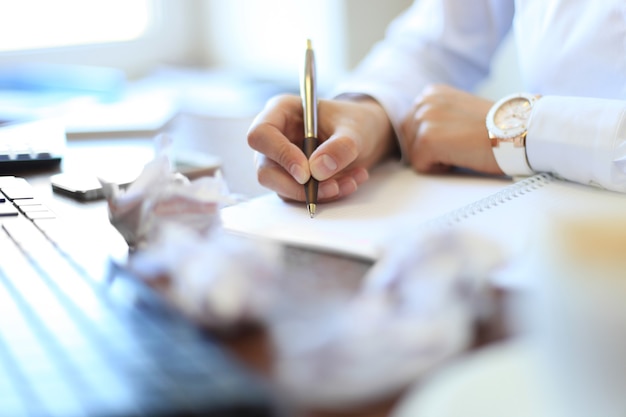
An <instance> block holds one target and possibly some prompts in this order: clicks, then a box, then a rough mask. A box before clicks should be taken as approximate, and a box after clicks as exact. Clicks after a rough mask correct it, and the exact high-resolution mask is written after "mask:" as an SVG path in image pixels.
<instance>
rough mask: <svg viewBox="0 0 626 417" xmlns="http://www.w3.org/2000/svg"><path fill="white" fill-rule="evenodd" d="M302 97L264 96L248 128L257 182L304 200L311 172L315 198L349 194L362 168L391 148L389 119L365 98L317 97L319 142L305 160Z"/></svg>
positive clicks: (323, 199) (362, 173)
mask: <svg viewBox="0 0 626 417" xmlns="http://www.w3.org/2000/svg"><path fill="white" fill-rule="evenodd" d="M302 119H303V116H302V101H301V99H300V97H298V96H295V95H281V96H277V97H274V98H273V99H271V100H270V101H268V103H267V105H266V106H265V108H264V109H263V111H261V113H259V115H258V116H257V117H256V118H255V120H254V122H253V123H252V125H251V127H250V129H249V131H248V144H249V145H250V147H251V148H252V149H254V150H255V151H257V155H256V163H257V178H258V181H259V183H260V184H261V185H263V186H264V187H266V188H269V189H271V190H273V191H275V192H276V193H277V194H278V195H279V196H280V197H281V198H283V199H285V200H295V201H304V199H305V196H304V189H303V187H302V184H304V183H306V182H307V181H308V179H309V177H310V176H311V175H312V176H313V177H314V178H315V179H317V180H318V181H319V182H320V183H319V190H318V201H319V202H327V201H332V200H336V199H338V198H342V197H345V196H347V195H350V194H352V193H353V192H354V191H356V189H357V188H358V186H359V185H360V184H362V183H363V182H365V181H366V180H367V179H368V177H369V174H368V169H369V168H370V167H372V166H373V165H374V164H375V163H377V162H379V161H380V160H381V159H383V158H384V157H385V156H388V155H389V154H391V152H392V151H393V150H394V149H395V142H394V139H393V135H392V129H391V125H390V123H389V120H388V119H387V116H386V114H385V112H384V110H383V109H382V107H381V106H380V105H378V103H376V102H375V101H373V100H371V99H365V100H358V101H348V100H320V101H319V103H318V136H319V140H320V145H319V146H318V148H317V149H316V151H315V152H314V153H313V154H312V155H311V158H310V160H307V159H306V157H305V156H304V153H303V152H302V150H301V146H302V139H303V125H302V123H303V120H302Z"/></svg>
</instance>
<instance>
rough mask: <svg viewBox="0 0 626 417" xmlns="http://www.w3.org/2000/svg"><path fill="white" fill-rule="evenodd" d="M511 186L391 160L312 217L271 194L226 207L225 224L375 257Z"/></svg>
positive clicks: (241, 231) (319, 247)
mask: <svg viewBox="0 0 626 417" xmlns="http://www.w3.org/2000/svg"><path fill="white" fill-rule="evenodd" d="M510 184H511V180H508V179H503V178H492V177H483V176H476V175H468V174H446V175H421V174H417V173H416V172H415V171H413V170H412V169H411V168H409V167H407V166H405V165H403V164H401V163H398V162H393V163H388V164H385V165H382V166H380V167H378V168H377V169H376V170H374V171H373V172H372V173H371V176H370V179H369V181H367V182H366V183H365V184H363V185H361V186H360V187H359V189H358V191H357V192H356V193H354V194H352V195H350V196H349V197H347V198H344V199H342V200H340V201H336V202H332V203H324V204H318V206H317V215H316V216H315V218H313V219H311V218H310V217H309V214H308V212H307V210H306V207H305V204H304V203H287V202H284V201H283V200H281V199H280V198H279V197H277V196H276V195H275V194H273V193H272V194H267V195H264V196H261V197H258V198H255V199H252V200H249V201H247V202H244V203H241V204H237V205H234V206H230V207H227V208H224V209H223V210H222V222H223V225H224V228H225V229H226V230H228V231H230V232H235V233H238V234H244V235H249V236H256V237H262V238H269V239H272V240H276V241H279V242H282V243H285V244H289V245H294V246H299V247H305V248H310V249H315V250H322V251H330V252H334V253H339V254H343V255H349V256H354V257H358V258H364V259H369V260H377V259H379V258H380V257H381V255H382V254H383V252H384V250H385V248H386V247H388V245H389V244H390V242H392V241H393V239H394V238H398V237H399V236H404V235H405V234H406V233H407V232H408V231H410V230H411V229H413V228H414V229H415V230H417V229H418V228H419V227H420V225H422V224H424V223H425V222H427V221H429V220H432V219H435V218H437V217H439V216H442V215H444V214H446V213H448V212H450V211H453V210H455V209H457V208H459V207H464V206H466V205H468V204H470V203H472V202H475V201H477V200H480V199H482V198H485V197H487V196H489V195H491V194H494V193H496V192H498V191H499V190H501V189H502V188H504V187H506V186H507V185H510Z"/></svg>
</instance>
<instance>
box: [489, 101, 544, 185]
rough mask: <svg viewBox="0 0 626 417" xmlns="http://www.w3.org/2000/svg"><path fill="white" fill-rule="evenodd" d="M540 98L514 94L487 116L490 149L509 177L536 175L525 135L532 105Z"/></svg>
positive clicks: (500, 102) (495, 105)
mask: <svg viewBox="0 0 626 417" xmlns="http://www.w3.org/2000/svg"><path fill="white" fill-rule="evenodd" d="M538 98H539V96H535V95H532V94H527V93H516V94H511V95H508V96H506V97H503V98H502V99H500V100H498V101H497V102H496V103H495V104H494V105H493V106H492V107H491V109H490V110H489V112H488V114H487V117H486V125H487V131H488V132H489V140H490V143H491V149H492V151H493V155H494V157H495V159H496V162H497V164H498V166H499V168H500V169H501V170H502V172H503V173H505V174H506V175H509V176H518V175H522V176H528V175H532V174H533V173H534V172H533V170H532V168H531V167H530V164H529V163H528V157H527V155H526V135H527V132H528V122H529V120H530V116H531V113H532V109H533V106H534V104H535V102H536V101H537V99H538Z"/></svg>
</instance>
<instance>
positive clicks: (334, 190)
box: [317, 181, 339, 199]
mask: <svg viewBox="0 0 626 417" xmlns="http://www.w3.org/2000/svg"><path fill="white" fill-rule="evenodd" d="M337 194H339V185H337V182H336V181H329V182H324V183H321V184H320V186H319V189H318V190H317V197H318V198H320V199H328V198H333V197H335V196H337Z"/></svg>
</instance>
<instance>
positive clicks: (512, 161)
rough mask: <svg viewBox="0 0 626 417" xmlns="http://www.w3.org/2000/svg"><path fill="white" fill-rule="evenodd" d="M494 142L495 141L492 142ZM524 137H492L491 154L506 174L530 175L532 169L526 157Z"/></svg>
mask: <svg viewBox="0 0 626 417" xmlns="http://www.w3.org/2000/svg"><path fill="white" fill-rule="evenodd" d="M494 142H495V143H494ZM525 142H526V141H525V138H519V137H518V138H515V139H492V149H493V156H495V158H496V162H497V163H498V166H499V167H500V169H501V170H502V172H504V173H505V174H506V175H509V176H517V175H525V176H528V175H532V174H534V171H533V170H532V168H531V167H530V164H529V163H528V158H527V157H526V146H525Z"/></svg>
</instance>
